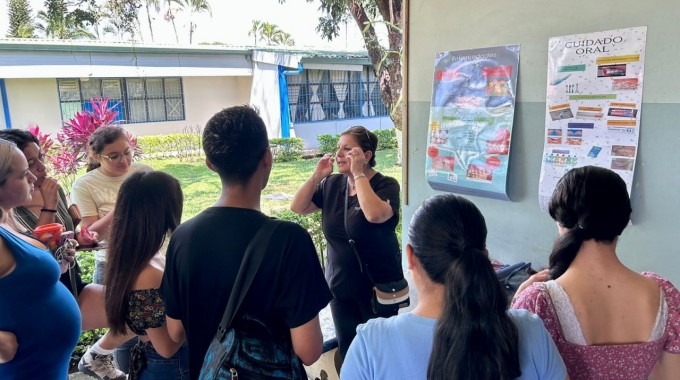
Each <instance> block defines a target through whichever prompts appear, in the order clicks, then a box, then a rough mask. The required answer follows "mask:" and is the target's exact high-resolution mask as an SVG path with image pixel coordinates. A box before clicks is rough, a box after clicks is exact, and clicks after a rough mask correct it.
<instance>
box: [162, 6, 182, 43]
mask: <svg viewBox="0 0 680 380" xmlns="http://www.w3.org/2000/svg"><path fill="white" fill-rule="evenodd" d="M163 1H164V2H165V4H167V6H168V10H167V12H165V21H170V22H172V29H173V30H174V31H175V41H176V42H177V43H179V36H178V35H177V27H176V26H175V13H174V12H173V10H172V4H173V3H174V4H181V0H163Z"/></svg>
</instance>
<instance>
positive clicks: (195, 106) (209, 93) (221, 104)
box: [125, 77, 252, 136]
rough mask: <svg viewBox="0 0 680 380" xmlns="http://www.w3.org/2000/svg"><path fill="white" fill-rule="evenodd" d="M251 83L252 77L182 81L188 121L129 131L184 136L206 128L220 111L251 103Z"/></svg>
mask: <svg viewBox="0 0 680 380" xmlns="http://www.w3.org/2000/svg"><path fill="white" fill-rule="evenodd" d="M251 83H252V79H251V78H250V77H188V78H187V77H185V78H182V86H183V88H184V117H185V120H181V121H172V122H162V123H140V124H126V125H125V128H126V129H128V130H130V131H131V132H132V133H133V134H135V135H139V136H144V135H160V134H167V133H173V132H181V131H182V130H183V129H184V128H185V127H187V126H190V127H193V126H200V127H201V128H203V127H204V126H205V123H206V122H207V121H208V119H210V118H211V117H212V116H213V115H214V114H215V113H216V112H217V111H219V110H221V109H223V108H226V107H230V106H234V105H239V104H246V103H248V101H249V99H250V84H251Z"/></svg>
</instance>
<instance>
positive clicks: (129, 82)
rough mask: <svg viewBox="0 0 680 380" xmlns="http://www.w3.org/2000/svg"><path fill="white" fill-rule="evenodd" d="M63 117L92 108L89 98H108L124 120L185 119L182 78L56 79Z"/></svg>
mask: <svg viewBox="0 0 680 380" xmlns="http://www.w3.org/2000/svg"><path fill="white" fill-rule="evenodd" d="M57 87H58V89H59V103H60V106H61V119H62V121H64V120H69V119H70V118H72V117H73V116H74V115H75V114H76V113H77V112H80V111H86V110H92V105H91V104H90V99H92V98H100V97H101V98H104V97H108V98H109V103H108V106H109V107H114V108H115V109H116V110H117V111H118V116H117V117H116V120H117V121H119V122H121V123H126V124H132V123H146V122H159V121H175V120H184V96H183V92H182V79H181V78H102V79H100V78H92V79H89V80H81V79H77V78H76V79H57Z"/></svg>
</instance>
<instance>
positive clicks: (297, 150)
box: [269, 137, 305, 162]
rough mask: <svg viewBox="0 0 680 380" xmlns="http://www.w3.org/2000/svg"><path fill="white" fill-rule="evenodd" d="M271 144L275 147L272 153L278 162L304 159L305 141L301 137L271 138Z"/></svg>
mask: <svg viewBox="0 0 680 380" xmlns="http://www.w3.org/2000/svg"><path fill="white" fill-rule="evenodd" d="M269 145H271V146H272V147H273V149H272V153H273V155H274V160H275V161H277V162H290V161H297V160H299V159H302V153H303V150H304V147H305V146H304V143H303V142H302V139H301V138H299V137H289V138H276V139H270V140H269Z"/></svg>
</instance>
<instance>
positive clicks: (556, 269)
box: [549, 228, 585, 280]
mask: <svg viewBox="0 0 680 380" xmlns="http://www.w3.org/2000/svg"><path fill="white" fill-rule="evenodd" d="M584 240H585V239H584V233H583V230H582V229H578V228H572V229H570V230H569V231H567V232H566V233H565V234H563V235H562V236H560V237H558V238H557V239H556V240H555V243H554V244H553V248H552V252H550V259H549V266H550V278H552V279H553V280H554V279H557V278H558V277H560V276H561V275H563V274H564V272H566V271H567V269H569V266H570V265H571V263H572V262H573V261H574V259H575V258H576V254H577V253H578V251H579V250H580V249H581V244H583V241H584Z"/></svg>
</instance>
